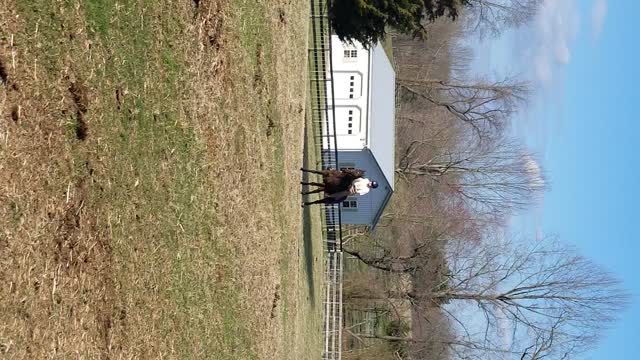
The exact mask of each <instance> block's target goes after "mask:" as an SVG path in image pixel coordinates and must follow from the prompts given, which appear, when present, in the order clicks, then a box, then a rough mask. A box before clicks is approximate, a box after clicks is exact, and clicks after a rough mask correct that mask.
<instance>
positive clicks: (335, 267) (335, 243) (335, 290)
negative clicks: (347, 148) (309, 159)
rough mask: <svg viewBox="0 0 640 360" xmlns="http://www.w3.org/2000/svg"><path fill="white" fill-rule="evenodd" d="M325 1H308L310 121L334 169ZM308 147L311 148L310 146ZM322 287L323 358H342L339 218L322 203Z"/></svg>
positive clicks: (334, 209)
mask: <svg viewBox="0 0 640 360" xmlns="http://www.w3.org/2000/svg"><path fill="white" fill-rule="evenodd" d="M327 9H328V2H327V1H326V0H311V15H310V20H311V34H310V36H311V41H310V44H309V66H310V79H309V81H310V86H311V87H310V90H311V91H310V93H311V121H312V124H313V130H314V136H315V138H316V141H315V143H316V147H317V149H313V150H314V151H317V152H318V153H320V158H321V164H322V168H323V169H328V168H333V169H337V168H338V146H337V139H336V134H335V129H336V126H335V118H336V117H335V110H334V107H333V104H334V82H333V63H332V61H331V52H332V49H331V28H330V26H329V19H328V16H327ZM310 150H311V149H310ZM322 207H323V208H322V213H323V215H324V224H323V237H324V240H325V241H324V251H325V273H324V275H325V278H326V282H325V283H326V290H325V301H324V340H325V341H324V351H323V354H322V359H323V360H340V359H341V357H342V324H343V321H342V318H343V310H342V309H343V308H342V280H343V276H342V274H343V254H342V219H341V210H340V206H339V205H337V204H327V205H324V204H323V205H322Z"/></svg>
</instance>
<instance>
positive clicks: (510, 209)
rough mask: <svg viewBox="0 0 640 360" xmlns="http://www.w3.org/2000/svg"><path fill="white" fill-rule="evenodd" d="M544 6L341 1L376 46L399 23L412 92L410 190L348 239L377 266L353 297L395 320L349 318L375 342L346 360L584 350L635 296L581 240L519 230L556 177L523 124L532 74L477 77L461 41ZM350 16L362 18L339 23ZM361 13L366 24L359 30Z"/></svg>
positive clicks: (402, 176)
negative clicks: (517, 118)
mask: <svg viewBox="0 0 640 360" xmlns="http://www.w3.org/2000/svg"><path fill="white" fill-rule="evenodd" d="M539 4H540V1H534V0H531V1H528V0H525V1H518V0H496V1H481V0H477V1H475V0H468V1H465V0H462V1H455V0H454V1H426V0H425V1H417V2H416V1H410V0H407V1H357V2H356V1H353V2H351V1H350V0H347V1H341V2H338V1H336V2H335V3H334V5H332V8H331V11H332V12H334V13H335V14H334V15H332V16H334V26H335V27H336V32H337V33H338V34H339V35H340V36H341V37H342V38H343V39H345V40H347V41H349V40H357V41H360V42H363V43H365V44H369V45H370V44H372V43H373V42H375V41H378V40H379V39H380V38H381V37H382V36H383V35H384V34H385V32H387V31H392V32H394V56H395V58H396V59H395V60H396V65H397V72H398V74H397V84H396V89H397V94H398V99H399V100H400V101H399V104H398V109H397V132H398V133H397V150H396V155H397V159H396V164H397V167H396V173H397V175H398V176H397V178H398V183H397V184H396V187H397V192H396V194H395V195H394V199H393V201H392V204H391V206H390V207H389V208H388V209H387V211H386V212H385V214H384V215H383V216H382V218H381V220H380V224H379V226H378V229H377V230H376V232H375V233H370V232H368V231H367V230H364V229H352V231H351V232H350V233H349V235H347V236H346V237H345V247H344V249H345V251H346V253H347V254H348V255H349V256H350V258H351V259H353V260H352V261H355V262H357V263H358V264H359V266H360V267H363V268H364V269H365V270H366V271H360V272H356V273H352V274H348V275H347V278H346V279H347V280H346V283H345V294H346V301H347V302H348V304H347V308H348V309H349V308H351V309H368V310H370V311H375V312H376V314H380V313H383V314H385V316H387V318H388V323H387V324H386V325H385V326H384V329H383V330H380V329H377V330H375V331H373V332H367V333H363V332H358V331H354V329H355V328H354V327H353V326H355V325H354V324H350V325H348V326H347V327H346V328H345V332H346V333H347V334H348V335H349V336H351V338H352V339H351V340H352V341H353V342H354V343H361V344H367V346H364V347H362V348H361V349H360V350H359V351H353V352H351V353H349V352H347V353H346V354H345V358H352V359H356V358H360V359H366V358H376V359H383V358H384V357H383V355H382V354H383V353H384V352H383V351H382V350H381V349H382V348H385V349H387V350H389V349H391V350H392V352H391V353H390V355H389V358H393V359H440V358H441V359H465V360H472V359H519V360H535V359H573V358H576V357H577V356H578V355H580V354H582V353H583V352H584V351H586V350H588V349H589V348H590V347H592V346H593V345H594V344H596V343H597V341H598V340H599V339H600V337H601V336H602V332H603V331H604V330H606V329H607V328H608V327H609V326H610V325H611V323H612V322H613V321H614V320H615V319H616V318H618V317H619V316H620V312H621V311H622V309H624V307H625V305H626V304H627V302H628V295H627V293H626V292H625V291H624V290H623V288H622V287H621V284H620V282H619V280H618V279H616V278H615V277H614V276H613V275H612V274H610V273H609V272H608V271H607V270H606V269H604V268H602V267H600V266H599V265H597V264H596V263H594V262H593V261H592V260H590V259H588V258H585V257H583V256H581V255H580V254H579V253H578V251H577V250H576V249H575V248H573V247H571V246H569V245H566V244H564V243H563V242H562V241H560V240H559V239H557V238H556V237H554V236H547V235H540V234H536V235H535V236H534V238H533V239H526V238H520V237H518V236H516V235H514V234H511V233H510V231H509V226H508V224H509V221H510V219H511V218H512V217H513V216H514V215H517V214H519V213H521V212H522V211H525V210H527V209H529V208H531V206H532V205H534V204H536V203H537V202H538V200H539V199H540V198H541V197H542V196H543V194H544V192H545V191H546V190H547V189H548V187H549V184H548V180H547V177H546V176H545V171H544V169H543V167H542V166H541V165H540V164H539V161H538V159H537V157H536V155H535V154H533V153H531V152H530V151H529V150H528V149H527V147H526V146H525V145H524V144H523V143H522V142H521V141H519V140H518V139H515V138H513V137H512V136H511V135H510V131H509V130H510V125H511V122H512V121H513V118H514V115H515V114H517V112H518V111H519V110H520V109H522V107H524V106H526V104H527V101H528V99H529V96H530V92H531V91H530V85H529V84H528V83H527V82H526V81H523V80H522V79H520V78H518V77H514V76H506V77H503V78H499V79H492V78H484V77H478V76H475V75H474V74H471V73H470V71H469V69H468V64H469V62H470V61H471V59H472V54H471V52H470V50H469V49H468V48H466V47H464V46H462V45H460V41H459V40H460V38H465V37H469V36H480V37H483V36H493V35H496V34H499V33H500V32H501V31H502V30H504V29H506V28H509V27H513V26H520V25H522V24H525V23H526V22H527V21H529V20H530V19H531V18H532V17H533V16H535V14H536V9H537V7H538V6H539ZM349 7H351V8H349ZM345 9H350V11H351V13H352V14H351V15H346V13H344V11H347V10H345ZM353 14H355V15H353ZM371 14H374V15H371ZM401 15H402V16H405V17H404V18H401V20H402V21H404V22H403V23H402V24H400V25H397V24H396V23H395V22H397V21H400V20H398V19H399V18H400V17H401ZM341 16H342V17H344V19H347V18H349V19H351V20H349V21H350V22H349V26H351V27H346V28H345V27H343V28H340V26H339V25H336V21H338V22H339V21H343V20H340V19H341ZM376 16H378V17H379V18H377V17H376ZM438 18H448V19H439V20H438ZM458 18H460V19H458ZM451 19H454V20H457V22H456V23H454V22H451V21H450V20H451ZM418 20H419V21H418ZM345 21H346V20H345ZM361 21H362V22H368V23H367V24H368V25H367V27H365V29H366V31H364V32H362V33H358V32H354V31H355V30H354V29H356V28H355V27H356V26H357V25H358V24H359V23H360V22H361ZM379 22H382V23H383V24H384V26H382V27H381V25H380V23H379ZM354 34H355V35H354ZM424 35H427V37H426V40H416V39H415V37H418V38H420V39H424V38H425V36H424ZM406 307H408V308H409V309H410V310H409V311H410V314H411V315H407V310H406ZM418 324H427V325H424V326H427V329H428V331H423V330H417V329H416V327H418ZM380 342H382V343H383V345H381V343H380Z"/></svg>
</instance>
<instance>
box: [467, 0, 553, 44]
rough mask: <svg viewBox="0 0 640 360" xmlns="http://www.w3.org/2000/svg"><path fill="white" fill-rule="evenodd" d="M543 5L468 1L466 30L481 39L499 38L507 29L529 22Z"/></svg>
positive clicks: (525, 0)
mask: <svg viewBox="0 0 640 360" xmlns="http://www.w3.org/2000/svg"><path fill="white" fill-rule="evenodd" d="M541 3H542V0H467V7H466V9H465V12H464V14H463V18H464V21H465V28H466V30H467V32H472V33H474V34H477V35H479V36H480V37H485V36H497V35H499V34H500V33H502V32H503V31H504V30H505V29H510V28H517V27H520V26H522V25H524V24H526V23H527V22H529V21H530V20H531V19H532V18H533V17H534V16H535V15H536V14H537V12H538V9H539V7H540V4H541Z"/></svg>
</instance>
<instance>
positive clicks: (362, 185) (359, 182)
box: [351, 178, 371, 195]
mask: <svg viewBox="0 0 640 360" xmlns="http://www.w3.org/2000/svg"><path fill="white" fill-rule="evenodd" d="M370 182H371V181H369V179H367V178H358V179H355V180H353V182H352V183H351V185H352V186H353V187H354V188H355V190H356V194H358V195H364V194H366V193H368V192H369V183H370Z"/></svg>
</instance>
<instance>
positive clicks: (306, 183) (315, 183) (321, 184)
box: [300, 181, 324, 187]
mask: <svg viewBox="0 0 640 360" xmlns="http://www.w3.org/2000/svg"><path fill="white" fill-rule="evenodd" d="M300 185H311V186H318V187H324V184H323V183H317V182H304V181H300Z"/></svg>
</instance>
